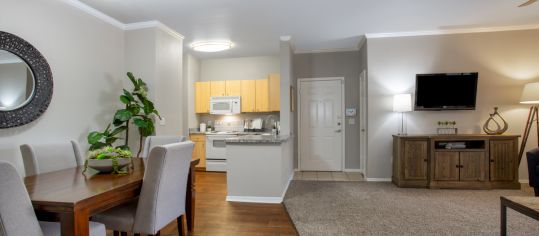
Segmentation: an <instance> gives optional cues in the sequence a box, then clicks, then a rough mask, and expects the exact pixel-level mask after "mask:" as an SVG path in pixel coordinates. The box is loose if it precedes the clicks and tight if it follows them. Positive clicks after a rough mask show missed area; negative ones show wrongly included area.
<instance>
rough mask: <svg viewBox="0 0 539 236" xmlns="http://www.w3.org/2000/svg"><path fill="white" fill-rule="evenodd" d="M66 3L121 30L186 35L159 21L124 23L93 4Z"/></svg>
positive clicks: (73, 1)
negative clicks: (158, 30) (144, 30)
mask: <svg viewBox="0 0 539 236" xmlns="http://www.w3.org/2000/svg"><path fill="white" fill-rule="evenodd" d="M63 1H64V2H65V3H67V4H69V5H71V6H73V7H75V8H77V9H79V10H81V11H83V12H86V13H88V14H90V15H92V16H94V17H96V18H98V19H100V20H102V21H104V22H106V23H109V24H111V25H113V26H115V27H117V28H119V29H121V30H136V29H145V28H152V27H155V28H159V29H161V30H163V31H165V32H167V33H168V34H170V35H172V36H173V37H175V38H178V39H184V38H185V37H184V36H183V35H181V34H180V33H178V32H176V31H175V30H173V29H171V28H170V27H168V26H166V25H165V24H163V23H161V22H159V21H157V20H152V21H143V22H136V23H130V24H124V23H122V22H120V21H119V20H116V19H115V18H113V17H111V16H109V15H107V14H105V13H103V12H102V11H99V10H97V9H95V8H93V7H91V6H89V5H88V4H86V3H83V2H81V1H79V0H63Z"/></svg>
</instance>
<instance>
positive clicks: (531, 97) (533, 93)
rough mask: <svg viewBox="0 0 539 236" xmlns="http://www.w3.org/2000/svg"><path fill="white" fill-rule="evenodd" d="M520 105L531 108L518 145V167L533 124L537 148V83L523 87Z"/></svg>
mask: <svg viewBox="0 0 539 236" xmlns="http://www.w3.org/2000/svg"><path fill="white" fill-rule="evenodd" d="M520 103H521V104H531V105H532V107H530V112H529V113H528V119H527V120H526V127H525V128H524V134H523V135H522V143H521V144H520V151H519V152H518V157H519V161H518V164H519V165H520V161H521V160H522V155H523V154H524V149H525V148H526V143H527V142H528V137H529V136H530V132H531V130H532V126H533V123H535V128H536V129H537V137H538V140H537V146H538V147H539V112H538V110H539V82H536V83H529V84H526V85H524V89H523V90H522V97H521V98H520Z"/></svg>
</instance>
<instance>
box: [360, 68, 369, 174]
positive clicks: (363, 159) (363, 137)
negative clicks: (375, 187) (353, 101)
mask: <svg viewBox="0 0 539 236" xmlns="http://www.w3.org/2000/svg"><path fill="white" fill-rule="evenodd" d="M358 91H359V109H358V111H359V165H360V166H359V172H361V173H363V176H364V177H365V178H366V176H367V159H368V158H367V148H368V145H367V140H368V139H367V135H368V133H367V131H368V129H367V118H368V116H367V115H368V114H367V106H368V100H367V70H363V71H361V73H360V74H359V88H358Z"/></svg>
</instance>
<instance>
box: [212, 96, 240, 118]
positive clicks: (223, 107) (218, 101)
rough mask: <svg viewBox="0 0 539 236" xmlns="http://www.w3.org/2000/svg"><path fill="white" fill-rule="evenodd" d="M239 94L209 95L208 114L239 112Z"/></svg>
mask: <svg viewBox="0 0 539 236" xmlns="http://www.w3.org/2000/svg"><path fill="white" fill-rule="evenodd" d="M240 100H241V98H240V96H228V97H211V98H210V114H215V115H232V114H239V113H241V102H240Z"/></svg>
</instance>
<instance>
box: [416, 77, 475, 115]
mask: <svg viewBox="0 0 539 236" xmlns="http://www.w3.org/2000/svg"><path fill="white" fill-rule="evenodd" d="M478 75H479V74H478V73H452V74H418V75H417V76H416V90H415V110H474V109H475V98H476V94H477V78H478Z"/></svg>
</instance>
